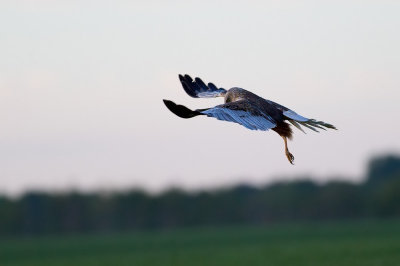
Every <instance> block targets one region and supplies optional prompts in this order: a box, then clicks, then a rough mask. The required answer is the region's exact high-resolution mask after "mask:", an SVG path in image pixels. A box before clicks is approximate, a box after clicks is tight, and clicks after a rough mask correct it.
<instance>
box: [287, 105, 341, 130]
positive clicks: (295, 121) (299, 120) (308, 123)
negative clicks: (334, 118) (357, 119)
mask: <svg viewBox="0 0 400 266" xmlns="http://www.w3.org/2000/svg"><path fill="white" fill-rule="evenodd" d="M283 115H284V116H285V117H287V118H288V121H289V122H290V123H291V124H292V125H294V126H295V127H297V128H298V129H300V130H301V131H303V132H304V130H303V129H302V128H301V127H300V125H302V126H304V127H306V128H309V129H311V130H313V131H315V132H319V131H318V130H317V129H316V128H319V129H323V130H326V129H325V128H331V129H336V127H335V126H334V125H331V124H328V123H325V122H323V121H317V120H315V119H309V118H306V117H304V116H301V115H299V114H297V113H296V112H295V111H292V110H290V109H288V110H286V111H284V112H283Z"/></svg>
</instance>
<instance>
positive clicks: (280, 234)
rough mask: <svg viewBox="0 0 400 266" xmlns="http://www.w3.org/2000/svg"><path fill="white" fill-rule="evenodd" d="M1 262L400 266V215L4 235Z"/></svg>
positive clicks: (21, 265)
mask: <svg viewBox="0 0 400 266" xmlns="http://www.w3.org/2000/svg"><path fill="white" fill-rule="evenodd" d="M0 265H1V266H7V265H16V266H17V265H18V266H24V265H38V266H39V265H40V266H43V265H52V266H56V265H138V266H145V265H185V266H186V265H188V266H189V265H218V266H221V265H230V266H233V265H246V266H255V265H263V266H265V265H318V266H321V265H332V266H333V265H352V266H354V265H363V266H367V265H400V221H398V220H397V221H393V220H392V221H358V222H335V223H314V224H311V223H304V224H285V225H271V226H263V227H224V228H204V229H184V230H175V231H165V232H148V233H135V232H129V233H126V234H108V235H73V236H48V237H33V238H1V239H0Z"/></svg>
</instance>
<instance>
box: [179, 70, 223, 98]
mask: <svg viewBox="0 0 400 266" xmlns="http://www.w3.org/2000/svg"><path fill="white" fill-rule="evenodd" d="M179 80H180V81H181V83H182V86H183V89H184V90H185V91H186V93H187V94H189V96H191V97H193V98H214V97H219V96H224V95H225V93H226V90H225V89H223V88H217V86H215V85H214V84H212V83H211V82H210V83H208V84H207V85H206V84H205V83H204V82H203V81H202V80H201V79H200V78H195V79H194V80H193V79H192V78H191V77H190V76H189V75H184V76H182V75H179Z"/></svg>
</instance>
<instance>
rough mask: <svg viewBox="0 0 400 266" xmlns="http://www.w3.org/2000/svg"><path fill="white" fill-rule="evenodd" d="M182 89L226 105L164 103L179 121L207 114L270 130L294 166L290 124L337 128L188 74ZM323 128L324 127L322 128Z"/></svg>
mask: <svg viewBox="0 0 400 266" xmlns="http://www.w3.org/2000/svg"><path fill="white" fill-rule="evenodd" d="M179 79H180V81H181V83H182V86H183V88H184V90H185V91H186V92H187V93H188V94H189V95H190V96H191V97H194V98H213V97H224V99H225V103H224V104H221V105H217V106H215V107H212V108H207V109H198V110H194V111H192V110H190V109H188V108H187V107H185V106H182V105H177V104H175V103H173V102H172V101H168V100H164V103H165V105H166V106H167V107H168V109H169V110H170V111H171V112H173V113H174V114H176V115H177V116H179V117H182V118H192V117H195V116H198V115H206V116H209V117H214V118H217V119H218V120H224V121H229V122H235V123H238V124H241V125H242V126H244V127H246V128H248V129H251V130H269V129H272V130H274V131H275V132H276V133H278V134H279V135H280V136H281V137H282V138H283V140H284V143H285V154H286V157H287V158H288V160H289V162H290V163H292V164H293V160H294V157H293V155H292V154H291V153H290V152H289V150H288V147H287V139H291V138H292V134H293V132H292V129H291V128H290V124H288V123H287V122H289V123H291V124H292V125H294V126H295V127H297V128H298V129H300V130H301V131H303V129H302V128H301V127H300V125H302V126H305V127H307V128H309V129H312V130H314V131H316V132H318V130H317V129H316V128H320V129H324V130H325V128H332V129H336V128H335V127H334V126H333V125H331V124H327V123H324V122H322V121H316V120H314V119H308V118H306V117H303V116H301V115H299V114H297V113H296V112H294V111H292V110H290V109H289V108H287V107H285V106H282V105H280V104H278V103H275V102H273V101H270V100H266V99H264V98H262V97H260V96H258V95H256V94H254V93H252V92H250V91H247V90H244V89H242V88H237V87H233V88H231V89H229V90H225V89H223V88H217V87H216V86H215V85H214V84H212V83H208V85H206V84H205V83H204V82H203V81H202V80H201V79H200V78H195V80H193V79H192V78H191V77H190V76H189V75H185V76H182V75H179ZM324 127H325V128H324ZM303 132H304V131H303Z"/></svg>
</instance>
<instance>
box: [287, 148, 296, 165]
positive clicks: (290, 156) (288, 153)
mask: <svg viewBox="0 0 400 266" xmlns="http://www.w3.org/2000/svg"><path fill="white" fill-rule="evenodd" d="M286 158H287V159H288V161H289V163H291V164H294V163H293V161H294V156H293V154H291V153H290V152H289V151H286Z"/></svg>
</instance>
